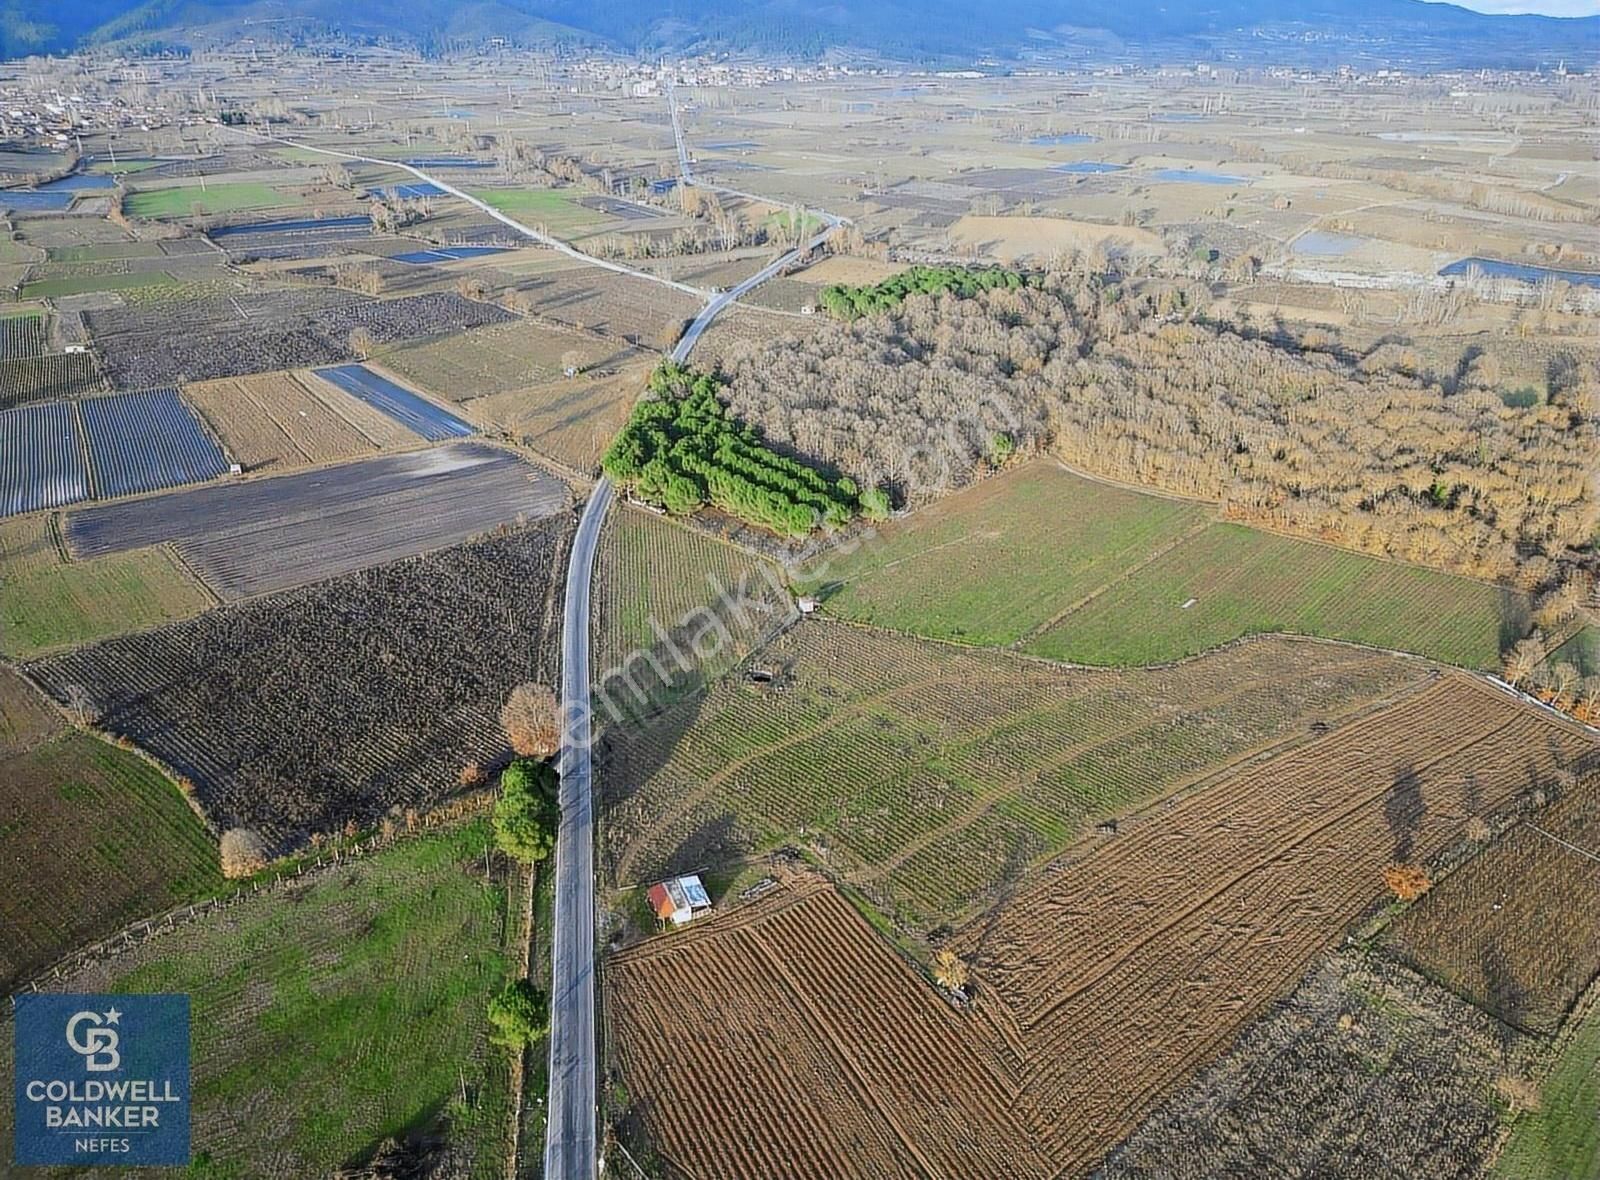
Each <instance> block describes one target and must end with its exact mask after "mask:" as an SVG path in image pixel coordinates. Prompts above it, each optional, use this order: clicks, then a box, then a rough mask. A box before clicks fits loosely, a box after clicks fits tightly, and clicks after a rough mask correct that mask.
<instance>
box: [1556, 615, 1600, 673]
mask: <svg viewBox="0 0 1600 1180" xmlns="http://www.w3.org/2000/svg"><path fill="white" fill-rule="evenodd" d="M1545 663H1547V664H1548V665H1550V666H1551V667H1554V666H1555V665H1557V664H1571V665H1572V666H1573V667H1574V668H1576V669H1577V670H1578V675H1579V676H1594V675H1596V674H1600V627H1585V628H1584V629H1583V630H1581V631H1579V632H1578V633H1577V634H1576V635H1574V636H1573V637H1572V638H1571V639H1569V640H1567V641H1566V642H1565V643H1563V644H1562V645H1561V646H1560V647H1558V648H1556V649H1555V651H1553V652H1551V653H1550V655H1549V656H1548V658H1547V659H1546V660H1545Z"/></svg>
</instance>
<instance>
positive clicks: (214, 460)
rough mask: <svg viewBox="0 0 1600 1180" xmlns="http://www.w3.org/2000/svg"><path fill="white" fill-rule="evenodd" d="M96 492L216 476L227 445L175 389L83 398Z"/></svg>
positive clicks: (125, 492) (224, 464) (150, 488)
mask: <svg viewBox="0 0 1600 1180" xmlns="http://www.w3.org/2000/svg"><path fill="white" fill-rule="evenodd" d="M82 406H83V429H84V433H85V435H86V436H87V437H88V441H89V465H90V468H91V470H92V471H93V472H94V482H95V492H96V494H97V495H98V496H99V497H100V498H101V499H105V498H108V497H111V496H131V495H133V494H134V493H136V492H154V491H158V490H159V489H161V488H174V487H178V486H180V485H182V484H187V483H200V482H202V481H203V480H208V479H216V478H217V477H218V476H219V475H223V474H225V473H226V472H227V470H228V461H227V459H226V458H225V457H224V456H223V454H222V450H221V448H220V447H218V446H217V444H216V443H214V442H212V441H211V438H210V437H209V436H208V435H207V434H206V432H205V431H204V430H203V429H201V427H200V422H199V420H198V419H196V418H195V416H194V415H193V414H192V413H190V411H189V407H188V406H186V405H184V404H183V402H182V401H181V400H180V399H179V397H178V393H177V391H176V390H173V389H156V390H151V391H149V392H147V393H114V394H111V395H110V396H109V397H95V398H89V399H87V400H85V401H84V402H83V403H82Z"/></svg>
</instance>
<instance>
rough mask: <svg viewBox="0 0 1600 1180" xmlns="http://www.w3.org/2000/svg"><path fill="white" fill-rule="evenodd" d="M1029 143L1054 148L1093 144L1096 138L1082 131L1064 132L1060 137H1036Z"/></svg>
mask: <svg viewBox="0 0 1600 1180" xmlns="http://www.w3.org/2000/svg"><path fill="white" fill-rule="evenodd" d="M1028 142H1029V143H1031V144H1033V145H1034V146H1035V147H1054V146H1056V145H1059V144H1068V143H1093V142H1094V136H1092V135H1085V134H1084V133H1083V132H1081V131H1063V132H1061V133H1060V134H1059V135H1035V136H1034V137H1033V138H1032V139H1030V140H1029V141H1028Z"/></svg>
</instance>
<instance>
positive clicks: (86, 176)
mask: <svg viewBox="0 0 1600 1180" xmlns="http://www.w3.org/2000/svg"><path fill="white" fill-rule="evenodd" d="M116 184H117V178H116V177H115V176H104V175H101V174H99V173H94V172H74V173H73V174H72V175H71V176H61V177H57V178H56V179H55V180H50V181H46V182H45V183H44V184H41V185H40V186H39V191H40V192H42V193H45V192H72V193H75V192H87V191H89V190H91V189H102V188H115V187H116Z"/></svg>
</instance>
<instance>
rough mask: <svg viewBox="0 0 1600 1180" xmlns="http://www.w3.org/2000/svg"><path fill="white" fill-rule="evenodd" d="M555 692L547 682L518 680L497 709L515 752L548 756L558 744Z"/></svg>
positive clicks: (558, 730) (559, 742)
mask: <svg viewBox="0 0 1600 1180" xmlns="http://www.w3.org/2000/svg"><path fill="white" fill-rule="evenodd" d="M559 711H560V710H559V708H558V706H557V704H556V694H555V693H553V692H551V691H550V688H549V686H548V685H544V684H534V683H532V682H529V683H527V684H519V685H517V687H515V688H513V689H512V690H511V695H509V696H508V697H506V703H505V704H504V705H503V706H502V707H501V709H500V727H501V728H502V729H504V730H505V731H506V741H507V742H509V743H510V745H511V751H512V753H514V754H520V755H522V756H523V757H525V758H548V757H550V755H552V754H554V753H555V752H556V749H557V748H558V747H559V746H560V744H561V727H560V723H559V716H558V714H559Z"/></svg>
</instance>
